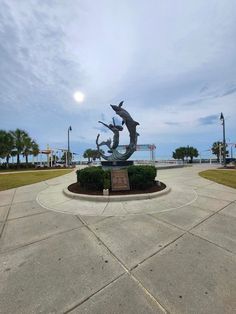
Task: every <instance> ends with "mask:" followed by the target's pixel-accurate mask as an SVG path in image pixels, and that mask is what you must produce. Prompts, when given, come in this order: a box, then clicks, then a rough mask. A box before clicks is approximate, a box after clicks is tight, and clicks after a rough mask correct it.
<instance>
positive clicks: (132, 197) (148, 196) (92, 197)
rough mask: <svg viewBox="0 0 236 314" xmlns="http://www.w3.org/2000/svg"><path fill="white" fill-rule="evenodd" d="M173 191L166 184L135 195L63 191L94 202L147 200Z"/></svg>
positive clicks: (74, 197) (69, 195)
mask: <svg viewBox="0 0 236 314" xmlns="http://www.w3.org/2000/svg"><path fill="white" fill-rule="evenodd" d="M170 191H171V188H170V187H169V186H167V185H166V187H165V189H164V190H162V191H160V192H154V193H145V194H133V195H117V196H116V195H109V196H107V195H105V196H103V195H87V194H77V193H73V192H70V191H69V190H68V188H64V189H63V193H64V194H65V195H66V196H68V197H70V198H73V199H79V200H83V201H92V202H121V201H137V200H147V199H152V198H156V197H160V196H162V195H165V194H168V193H169V192H170Z"/></svg>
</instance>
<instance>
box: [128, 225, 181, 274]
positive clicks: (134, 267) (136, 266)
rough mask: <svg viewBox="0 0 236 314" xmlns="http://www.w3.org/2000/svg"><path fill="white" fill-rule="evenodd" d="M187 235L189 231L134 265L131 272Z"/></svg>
mask: <svg viewBox="0 0 236 314" xmlns="http://www.w3.org/2000/svg"><path fill="white" fill-rule="evenodd" d="M186 233H187V231H185V232H183V233H182V234H181V235H180V236H178V237H177V238H175V239H174V240H172V241H171V242H169V243H167V244H166V245H164V246H162V247H161V248H160V249H158V250H157V251H156V252H154V253H152V254H151V255H149V256H147V257H145V258H144V259H143V260H142V261H140V262H139V263H138V264H136V265H134V266H132V267H131V269H130V272H132V271H133V270H134V269H136V268H138V267H139V266H141V265H142V264H143V263H144V262H146V261H147V260H148V259H150V258H152V257H153V256H155V255H157V254H159V253H160V252H162V251H163V250H165V249H166V248H167V247H168V246H169V245H171V244H173V243H175V241H177V240H179V239H180V238H182V237H183V236H184V235H185V234H186Z"/></svg>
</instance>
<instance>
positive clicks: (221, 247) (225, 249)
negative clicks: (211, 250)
mask: <svg viewBox="0 0 236 314" xmlns="http://www.w3.org/2000/svg"><path fill="white" fill-rule="evenodd" d="M186 233H188V234H190V235H192V236H194V237H196V238H199V239H201V240H204V241H206V242H208V243H210V244H212V245H214V246H217V247H218V248H220V249H222V250H224V251H226V252H228V253H231V254H232V255H233V256H236V253H234V252H232V251H230V250H229V249H227V248H225V247H223V246H221V245H219V244H217V243H214V242H212V241H210V240H208V239H206V238H203V237H201V236H199V235H197V234H194V233H192V232H190V231H187V232H186Z"/></svg>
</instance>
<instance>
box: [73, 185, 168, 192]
mask: <svg viewBox="0 0 236 314" xmlns="http://www.w3.org/2000/svg"><path fill="white" fill-rule="evenodd" d="M165 187H166V185H165V184H164V183H162V182H161V186H158V185H154V186H152V187H150V188H148V189H146V190H132V191H111V190H110V191H109V195H129V194H144V193H154V192H159V191H162V190H164V189H165ZM68 190H69V191H70V192H73V193H77V194H88V195H103V193H102V191H89V190H85V189H84V188H82V187H81V186H80V185H79V183H77V182H76V183H73V184H71V185H69V186H68Z"/></svg>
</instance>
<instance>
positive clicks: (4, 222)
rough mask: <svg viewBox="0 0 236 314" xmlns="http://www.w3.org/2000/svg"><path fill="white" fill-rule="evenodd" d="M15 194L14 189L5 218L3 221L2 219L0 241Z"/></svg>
mask: <svg viewBox="0 0 236 314" xmlns="http://www.w3.org/2000/svg"><path fill="white" fill-rule="evenodd" d="M15 194H16V189H15V191H14V192H13V195H12V199H11V203H10V205H9V208H8V211H7V214H6V217H5V219H4V221H3V223H2V224H3V225H2V228H1V230H0V241H1V238H2V235H3V232H4V229H5V226H6V222H7V219H8V216H9V213H10V210H11V206H12V204H13V200H14V196H15Z"/></svg>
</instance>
